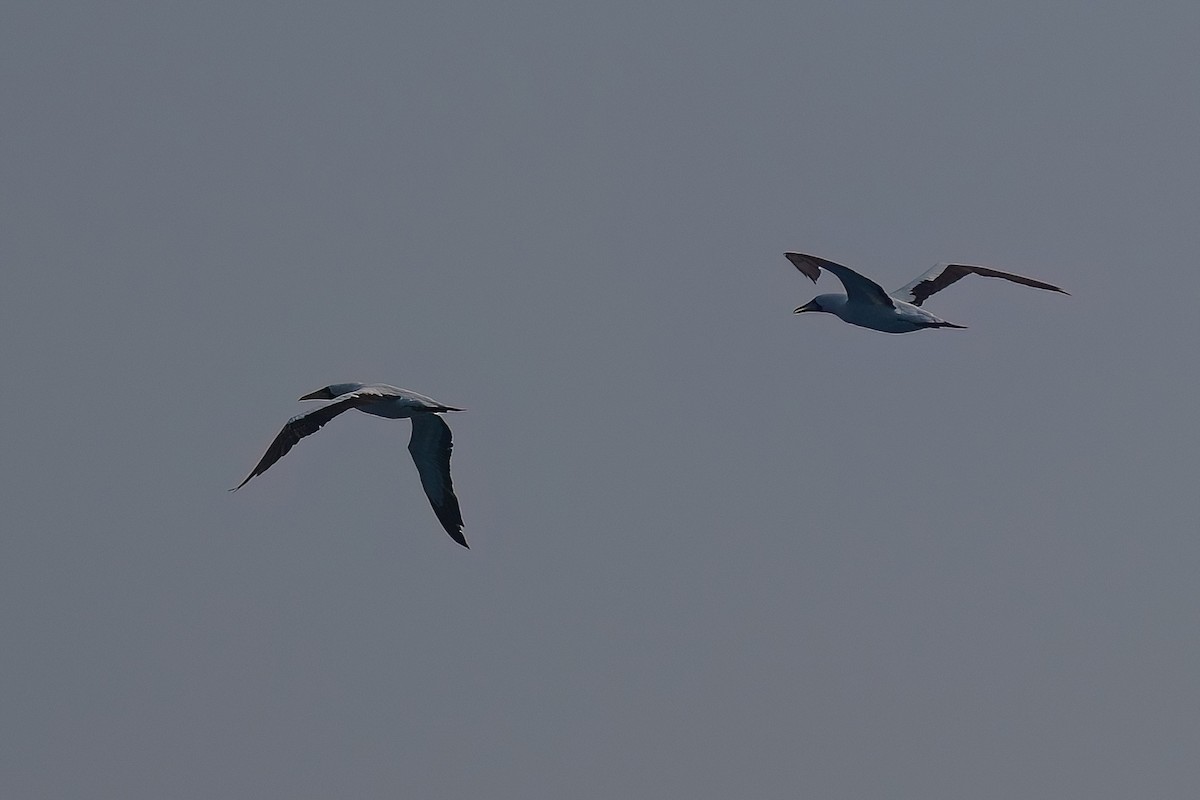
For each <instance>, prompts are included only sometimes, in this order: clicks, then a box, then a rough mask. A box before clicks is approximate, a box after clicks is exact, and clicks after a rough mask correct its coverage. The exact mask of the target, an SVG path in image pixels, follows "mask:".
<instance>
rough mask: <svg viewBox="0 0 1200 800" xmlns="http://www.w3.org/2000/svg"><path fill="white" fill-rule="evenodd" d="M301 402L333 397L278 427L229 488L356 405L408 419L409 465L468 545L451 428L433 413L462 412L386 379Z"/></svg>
mask: <svg viewBox="0 0 1200 800" xmlns="http://www.w3.org/2000/svg"><path fill="white" fill-rule="evenodd" d="M300 399H301V400H333V402H332V403H330V404H329V405H326V406H321V407H320V408H318V409H316V410H314V411H309V412H306V413H304V414H299V415H297V416H295V417H292V418H291V419H289V420H288V421H287V424H286V425H284V426H283V430H281V431H280V432H279V435H278V436H276V437H275V441H273V442H271V446H270V447H268V448H267V452H266V454H265V455H263V457H262V460H260V461H259V462H258V466H256V467H255V468H254V471H253V472H251V473H250V474H249V475H247V476H246V480H244V481H242V482H241V483H239V484H238V485H237V486H235V487H234V488H232V489H230V491H231V492H236V491H237V490H238V489H240V488H242V487H243V486H245V485H246V483H247V482H249V480H250V479H251V478H253V477H254V476H255V475H262V474H263V473H264V472H266V471H267V470H268V469H270V467H271V465H272V464H274V463H275V462H276V461H278V460H279V459H281V458H283V457H284V456H285V455H286V454H287V452H288V451H289V450H291V449H292V446H293V445H295V444H296V442H298V441H300V440H301V439H303V438H304V437H305V436H309V435H311V434H314V433H316V432H317V431H318V430H320V429H321V427H322V426H323V425H324V424H325V423H326V422H329V420H331V419H333V418H334V417H336V416H337V415H338V414H341V413H342V412H343V411H349V410H350V409H352V408H356V409H358V410H359V411H363V412H365V413H367V414H374V415H375V416H377V417H387V418H388V419H404V418H406V417H407V418H409V419H411V420H412V438H410V439H409V441H408V452H409V453H410V454H411V455H412V460H413V463H414V464H416V465H417V473H418V474H419V475H420V476H421V486H422V487H423V488H424V489H425V495H426V496H427V497H428V498H429V504H430V505H432V506H433V513H434V514H437V518H438V520H439V521H440V522H441V523H442V527H443V528H445V529H446V533H448V534H450V538H452V539H454V541H456V542H458V543H459V544H461V545H462V546H463V547H467V540H466V538H465V537H464V536H463V532H462V529H463V521H462V513H461V512H460V511H459V508H458V498H457V497H455V496H454V485H453V484H452V483H451V482H450V450H451V449H452V447H453V443H452V442H451V440H450V427H449V426H448V425H446V421H445V420H443V419H442V418H441V417H439V416H438V414H440V413H442V412H443V411H462V409H461V408H454V407H453V406H448V405H445V404H444V403H439V402H438V401H436V400H434V399H432V398H429V397H426V396H425V395H421V394H417V393H416V392H410V391H409V390H408V389H399V388H397V387H395V386H388V385H387V384H386V383H377V384H374V385H370V386H368V385H366V384H362V383H335V384H332V385H330V386H326V387H325V388H324V389H317V390H316V391H315V392H312V393H310V394H306V395H304V397H301V398H300Z"/></svg>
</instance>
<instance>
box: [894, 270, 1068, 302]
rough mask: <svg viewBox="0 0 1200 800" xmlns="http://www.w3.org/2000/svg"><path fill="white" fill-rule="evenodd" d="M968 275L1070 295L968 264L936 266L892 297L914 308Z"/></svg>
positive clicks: (1037, 282)
mask: <svg viewBox="0 0 1200 800" xmlns="http://www.w3.org/2000/svg"><path fill="white" fill-rule="evenodd" d="M968 275H979V276H981V277H984V278H1003V279H1004V280H1006V281H1012V282H1013V283H1019V284H1021V285H1022V286H1032V287H1033V288H1035V289H1046V290H1048V291H1051V292H1062V293H1063V294H1070V292H1067V291H1065V290H1063V289H1060V288H1059V287H1057V286H1055V285H1054V284H1051V283H1045V282H1043V281H1038V280H1034V279H1033V278H1026V277H1025V276H1024V275H1014V274H1013V273H1011V272H1001V271H1000V270H998V269H991V268H989V267H973V266H970V265H969V264H938V265H937V266H935V267H934V268H933V269H931V270H929V271H928V272H926V273H925V274H924V275H922V276H921V277H919V278H917V279H916V280H913V281H910V282H909V283H906V284H905V285H904V286H902V287H900V288H899V289H897V290H896V291H894V292H892V296H893V297H896V298H899V299H900V300H903V301H904V302H906V303H912V304H913V305H914V306H919V305H921V304H922V303H924V302H925V300H926V299H927V298H928V297H929V296H930V295H931V294H935V293H936V292H940V291H941V290H942V289H945V288H946V287H947V286H949V285H951V284H952V283H956V282H958V281H960V280H962V279H963V278H965V277H967V276H968Z"/></svg>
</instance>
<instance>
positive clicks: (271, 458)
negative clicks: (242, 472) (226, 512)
mask: <svg viewBox="0 0 1200 800" xmlns="http://www.w3.org/2000/svg"><path fill="white" fill-rule="evenodd" d="M374 399H375V396H372V395H369V394H368V395H367V396H365V397H364V396H362V395H360V394H359V393H357V392H354V393H351V394H346V395H342V397H341V398H339V399H338V400H337V401H336V402H333V403H330V404H329V405H327V406H321V407H320V408H318V409H315V410H313V411H309V412H306V413H304V414H298V415H296V416H294V417H292V418H291V419H289V420H288V421H287V423H286V424H284V426H283V430H281V431H280V432H279V435H278V436H276V437H275V441H273V442H271V446H270V447H268V448H267V452H266V453H264V454H263V457H262V458H261V459H260V460H259V462H258V465H257V466H256V467H255V468H254V470H253V471H252V472H251V473H250V474H249V475H247V476H246V480H244V481H242V482H241V483H239V484H238V485H237V486H235V487H233V488H232V489H230V490H229V491H231V492H236V491H237V490H238V489H240V488H242V487H243V486H245V485H246V484H247V483H248V482H249V481H250V479H251V478H253V477H255V476H257V475H262V474H263V473H264V472H266V471H267V470H268V469H270V468H271V465H272V464H274V463H275V462H276V461H278V460H279V459H281V458H283V457H284V456H285V455H287V453H288V451H289V450H291V449H292V448H293V447H295V445H296V443H297V442H299V441H300V440H301V439H303V438H304V437H305V436H311V435H312V434H314V433H316V432H317V431H319V430H320V429H321V428H322V426H324V425H325V423H327V422H329V420H331V419H333V418H334V417H336V416H337V415H338V414H341V413H342V412H343V411H349V410H350V409H352V408H356V407H357V406H360V405H363V404H364V403H370V402H372V401H373V400H374Z"/></svg>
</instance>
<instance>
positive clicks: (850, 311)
mask: <svg viewBox="0 0 1200 800" xmlns="http://www.w3.org/2000/svg"><path fill="white" fill-rule="evenodd" d="M784 255H785V256H786V257H787V260H788V261H791V262H792V264H793V265H794V266H795V267H796V269H798V270H800V271H801V272H803V273H804V274H805V275H807V276H808V277H809V278H811V279H812V280H813V282H814V283H816V280H817V278H819V277H821V270H822V269H825V270H828V271H829V272H832V273H833V274H834V275H836V276H837V277H838V280H840V281H841V282H842V286H844V287H845V288H846V293H845V294H823V295H820V296H818V297H815V298H813V299H812V300H810V301H809V302H807V303H805V304H804V305H802V306H800V307H799V308H797V309H796V310H795V312H794V313H796V314H802V313H804V312H805V311H826V312H828V313H830V314H834V315H836V316H838V317H840V318H841V319H842V321H844V322H849V323H850V324H851V325H859V326H861V327H863V328H871V329H873V330H877V331H883V332H884V333H911V332H912V331H919V330H921V329H922V328H965V327H967V326H966V325H955V324H954V323H953V322H946V320H944V319H942V318H941V317H937V316H934V315H933V314H930V313H929V312H928V311H926V310H925V309H923V308H921V307H920V306H921V304H922V303H924V302H925V299H926V298H928V297H929V295H931V294H933V293H934V292H940V291H941V290H942V289H945V288H946V287H947V286H949V285H950V284H952V283H954V282H955V281H957V280H960V279H962V278H963V277H965V276H967V275H970V274H972V273H974V274H975V275H982V276H983V277H985V278H1004V279H1005V280H1008V281H1012V282H1013V283H1019V284H1022V285H1023V286H1032V287H1034V288H1035V289H1049V290H1050V291H1052V292H1062V293H1063V294H1068V292H1066V291H1063V290H1062V289H1060V288H1058V287H1057V286H1053V285H1051V284H1049V283H1043V282H1041V281H1035V280H1034V279H1033V278H1026V277H1024V276H1021V275H1013V274H1012V273H1011V272H1001V271H1000V270H998V269H989V268H988V267H972V266H968V265H966V264H938V265H937V266H935V267H934V268H933V269H931V270H929V271H928V272H926V273H925V274H924V275H922V276H921V277H919V278H917V279H916V280H914V281H911V282H909V283H907V284H905V285H904V286H902V287H901V288H899V289H897V290H896V291H894V292H892V293H891V294H888V293H887V292H885V291H884V290H883V289H882V288H881V287H880V285H879V284H877V283H875V281H873V280H871V279H870V278H864V277H863V276H862V275H859V274H858V273H857V272H855V271H854V270H852V269H850V268H849V267H843V266H842V265H841V264H835V263H833V262H832V261H826V260H825V259H823V258H817V257H816V256H806V255H804V254H803V253H784Z"/></svg>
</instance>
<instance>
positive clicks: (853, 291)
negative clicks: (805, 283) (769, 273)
mask: <svg viewBox="0 0 1200 800" xmlns="http://www.w3.org/2000/svg"><path fill="white" fill-rule="evenodd" d="M783 255H784V256H785V257H786V258H787V260H788V261H790V262H792V265H793V266H794V267H795V268H796V269H798V270H800V271H801V272H802V273H804V274H805V275H806V276H808V277H809V278H811V279H812V281H813V283H816V281H817V278H819V277H820V276H821V270H822V269H825V270H828V271H829V272H832V273H833V274H834V275H836V276H837V278H838V280H840V281H841V282H842V286H844V287H845V288H846V298H847V300H848V301H849V302H851V303H865V304H868V305H876V306H887V307H888V308H895V307H896V303H895V302H894V301H893V300H892V298H891V297H890V296H889V295H888V293H887V292H885V291H884V290H883V287H882V286H880V285H879V284H878V283H876V282H875V281H873V280H871V279H870V278H867V277H865V276H863V275H859V274H858V273H857V272H855V271H854V270H852V269H850V268H849V267H843V266H842V265H841V264H835V263H834V262H832V261H827V260H826V259H824V258H818V257H816V256H808V255H805V254H803V253H784V254H783Z"/></svg>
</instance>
